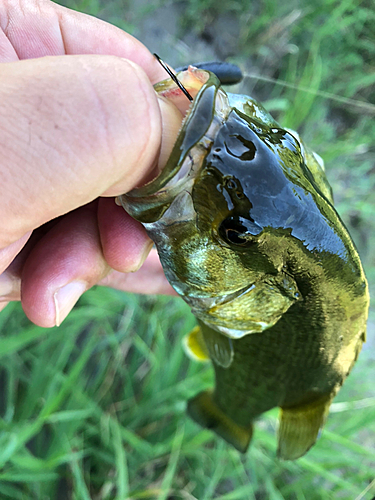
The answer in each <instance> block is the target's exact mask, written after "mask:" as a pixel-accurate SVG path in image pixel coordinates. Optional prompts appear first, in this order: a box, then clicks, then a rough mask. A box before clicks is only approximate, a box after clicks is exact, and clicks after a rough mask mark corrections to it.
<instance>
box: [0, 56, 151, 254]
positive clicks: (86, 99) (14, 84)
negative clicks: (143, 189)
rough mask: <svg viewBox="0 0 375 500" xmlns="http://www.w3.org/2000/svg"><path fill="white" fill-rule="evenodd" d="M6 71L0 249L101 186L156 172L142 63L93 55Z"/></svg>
mask: <svg viewBox="0 0 375 500" xmlns="http://www.w3.org/2000/svg"><path fill="white" fill-rule="evenodd" d="M2 69H3V73H2V85H1V87H0V103H1V104H0V129H1V131H2V133H1V135H0V168H1V172H2V174H3V179H2V196H1V200H0V213H1V214H2V218H1V221H0V248H1V247H4V246H7V245H9V244H10V243H12V242H14V241H16V240H17V239H19V238H20V237H21V236H22V235H24V234H25V233H27V232H28V231H30V230H31V229H33V228H35V227H38V226H40V225H42V224H43V223H44V222H46V221H48V220H51V219H53V218H55V217H57V216H59V215H61V214H64V213H66V212H68V211H71V210H73V209H75V208H77V207H78V206H81V205H83V204H86V203H88V202H90V201H92V200H93V199H95V198H97V197H98V196H100V195H101V194H102V193H103V192H105V193H106V194H107V195H117V194H121V193H124V192H126V191H129V190H130V189H131V188H132V187H134V186H136V185H138V184H139V183H141V182H142V179H143V178H144V177H145V176H146V175H147V174H148V172H149V171H150V170H152V168H153V166H154V164H155V163H156V162H157V157H158V153H159V149H160V143H161V118H160V110H159V106H158V101H157V98H156V96H155V92H154V91H153V88H152V86H151V84H150V82H149V80H148V79H147V76H146V75H145V73H144V72H143V71H142V69H140V68H139V67H137V66H135V65H134V64H133V63H130V62H128V61H125V60H121V59H118V58H112V57H108V58H98V57H96V56H76V57H73V56H72V57H67V56H65V57H62V58H43V59H37V60H33V61H20V62H18V63H16V64H4V65H3V67H2ZM40 75H43V78H41V77H40Z"/></svg>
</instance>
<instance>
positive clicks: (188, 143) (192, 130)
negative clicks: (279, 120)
mask: <svg viewBox="0 0 375 500" xmlns="http://www.w3.org/2000/svg"><path fill="white" fill-rule="evenodd" d="M195 72H198V76H199V82H198V83H197V82H195V85H196V88H195V92H196V96H195V98H194V99H193V101H192V103H191V104H190V106H189V107H188V108H187V111H186V115H185V117H184V119H183V122H182V126H181V130H180V132H179V134H178V137H177V139H176V142H175V144H174V146H173V150H172V153H171V155H170V157H169V159H168V161H167V164H166V165H165V167H164V168H163V170H162V171H161V172H160V173H159V175H158V176H157V177H156V178H155V179H153V180H152V181H150V182H149V183H147V184H145V185H144V186H142V187H139V188H135V189H133V190H132V191H130V192H129V193H127V194H125V195H122V196H120V197H119V201H120V203H121V204H122V206H123V207H124V208H125V210H126V211H127V212H128V213H129V214H130V215H131V216H132V217H134V218H135V219H137V220H139V221H140V222H143V223H152V222H155V221H157V220H159V219H160V218H161V217H162V215H163V214H164V213H165V211H166V210H167V209H168V208H169V207H170V205H171V204H172V202H173V200H174V199H175V198H176V196H177V195H178V194H179V193H180V192H181V191H183V190H188V191H189V192H191V189H192V186H193V184H194V181H195V178H196V177H197V175H198V173H199V171H200V169H201V168H202V165H203V162H204V158H205V157H206V155H207V153H208V151H209V149H210V147H211V145H212V143H213V141H214V139H215V136H216V134H217V133H218V131H219V129H220V127H221V125H222V124H223V122H224V121H225V120H226V118H227V116H228V114H229V112H230V110H231V108H230V106H229V102H228V97H227V95H226V93H225V92H224V91H223V90H221V89H220V88H219V87H220V82H219V80H218V79H217V77H216V76H215V75H213V74H212V73H209V72H208V71H203V70H196V69H195V68H192V67H190V68H189V70H188V71H187V72H182V73H183V74H185V73H189V75H188V76H189V77H191V75H192V74H193V75H194V73H195ZM182 73H179V74H177V77H178V78H179V79H180V76H181V74H182ZM182 76H184V75H182ZM181 80H182V82H183V83H185V82H184V79H183V78H181ZM185 85H186V83H185ZM173 87H175V88H173ZM198 87H200V88H199V90H198ZM176 89H177V86H176V84H175V83H174V82H173V81H172V80H165V82H161V83H160V84H157V85H156V91H157V92H158V94H160V95H162V96H163V97H164V98H167V99H168V98H170V99H171V100H172V102H174V101H173V98H174V96H175V94H176V92H177V90H176ZM188 90H189V91H190V92H191V88H190V87H188ZM192 93H193V95H194V92H192ZM185 99H186V98H185ZM179 108H180V109H181V106H179ZM185 108H186V106H185Z"/></svg>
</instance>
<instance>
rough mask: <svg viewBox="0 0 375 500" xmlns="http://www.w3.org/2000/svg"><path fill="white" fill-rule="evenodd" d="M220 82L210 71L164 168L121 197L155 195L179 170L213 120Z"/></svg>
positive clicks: (185, 119) (189, 110)
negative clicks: (155, 175)
mask: <svg viewBox="0 0 375 500" xmlns="http://www.w3.org/2000/svg"><path fill="white" fill-rule="evenodd" d="M219 86H220V82H219V80H218V79H217V77H216V76H215V75H213V74H211V75H210V77H209V78H208V80H207V82H206V83H204V84H203V85H202V87H201V89H200V90H199V92H198V94H197V96H196V97H195V99H194V100H193V101H192V104H191V105H190V107H189V109H188V112H187V114H186V116H185V118H184V120H183V122H182V126H181V130H180V132H179V134H178V137H177V140H176V142H175V144H174V146H173V149H172V152H171V154H170V156H169V159H168V161H167V164H166V165H165V167H164V168H163V170H162V171H161V172H160V174H159V175H158V176H157V177H156V178H155V179H153V180H152V181H150V182H149V183H147V184H145V185H144V186H141V187H139V188H135V189H133V190H131V191H129V193H126V195H123V196H124V197H126V198H129V199H130V198H143V197H146V196H152V195H156V194H157V193H158V192H159V191H161V190H163V188H164V187H165V186H166V185H167V184H168V183H169V182H170V181H171V180H172V179H173V178H174V177H175V176H176V175H177V174H178V172H179V171H180V169H181V168H182V165H183V162H184V160H185V158H186V157H187V156H188V153H189V151H190V150H191V149H192V148H193V147H194V145H195V144H197V143H198V142H199V140H200V139H201V138H202V137H203V136H204V134H205V133H206V132H207V130H208V129H209V127H210V125H211V123H212V120H213V117H214V112H215V97H216V94H217V92H218V89H219Z"/></svg>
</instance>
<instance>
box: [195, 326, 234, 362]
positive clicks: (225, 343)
mask: <svg viewBox="0 0 375 500" xmlns="http://www.w3.org/2000/svg"><path fill="white" fill-rule="evenodd" d="M201 328H202V334H203V338H204V342H205V345H206V347H207V350H208V353H209V355H210V358H211V359H212V361H214V362H215V363H216V364H217V365H219V366H222V367H223V368H228V367H229V366H230V365H231V364H232V361H233V356H234V350H233V340H232V339H230V338H228V337H226V336H225V335H223V334H222V333H219V332H217V331H215V330H213V329H212V328H210V327H209V326H206V325H204V324H202V327H201Z"/></svg>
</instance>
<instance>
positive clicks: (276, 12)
mask: <svg viewBox="0 0 375 500" xmlns="http://www.w3.org/2000/svg"><path fill="white" fill-rule="evenodd" d="M65 5H67V6H70V7H72V8H77V9H79V10H82V11H84V12H86V13H90V14H93V15H97V16H99V17H103V18H106V19H107V20H109V21H110V22H113V23H116V24H118V25H119V26H120V27H121V28H124V29H127V30H128V31H130V32H133V33H135V34H138V35H139V37H140V38H141V39H143V38H142V31H141V29H140V26H142V23H143V22H145V20H147V19H150V17H151V16H154V15H156V14H157V13H158V12H166V10H168V11H169V12H171V11H172V12H173V9H175V12H179V13H180V14H181V18H180V20H179V21H178V24H177V27H178V30H177V31H178V32H177V35H176V36H177V37H178V38H181V39H183V40H186V36H187V34H188V35H189V36H190V38H189V40H191V37H192V36H193V37H195V38H194V39H195V40H196V41H202V40H204V41H205V43H208V44H209V45H210V46H212V47H213V48H214V50H216V52H220V51H221V52H220V53H221V54H223V55H224V56H225V55H228V56H229V59H230V60H231V61H234V62H237V63H239V64H240V65H241V66H242V67H243V68H245V72H246V73H247V74H248V75H249V76H248V77H247V78H246V80H245V82H244V83H243V84H241V86H239V87H237V91H240V92H241V93H251V94H252V95H253V96H255V97H259V98H260V99H261V100H262V101H263V102H265V106H266V107H268V109H269V110H270V111H271V112H273V114H274V115H275V116H276V117H277V119H278V120H279V121H280V123H282V124H283V125H284V126H288V127H291V128H295V129H298V131H299V132H300V133H301V135H302V136H303V137H304V139H305V141H306V143H307V144H309V145H310V146H311V147H312V148H313V149H314V150H315V151H317V152H318V153H319V154H320V155H321V156H322V157H323V158H324V160H325V162H326V166H327V173H328V177H329V180H330V182H331V184H332V186H333V190H334V193H335V199H336V205H337V208H338V211H339V213H340V214H341V215H342V217H343V219H344V221H345V223H346V224H347V226H348V228H349V230H350V232H351V234H352V236H353V238H354V239H355V241H356V244H357V245H358V248H359V250H360V253H361V255H362V257H363V261H364V265H365V269H366V271H367V275H368V278H369V281H370V284H371V288H372V291H373V292H374V291H375V290H374V283H375V253H374V252H373V251H372V249H373V248H374V244H375V230H374V229H375V227H374V225H375V222H374V221H375V217H374V214H375V210H374V205H375V197H374V196H373V193H374V188H375V162H374V159H375V154H374V152H375V145H374V137H375V121H374V115H375V105H374V104H371V102H372V103H374V102H375V67H374V60H375V37H374V29H373V26H374V21H375V11H374V9H373V5H372V4H371V0H368V1H366V0H363V1H360V0H341V1H338V0H316V1H315V2H314V3H313V4H312V3H311V2H309V1H308V0H300V1H298V2H297V1H296V0H292V1H291V2H277V1H276V0H263V1H262V2H249V1H248V0H228V2H221V3H217V2H216V0H215V1H213V0H186V1H185V2H175V1H173V0H170V1H168V2H166V1H165V2H160V5H157V4H156V3H155V5H154V6H153V7H152V8H151V10H152V12H150V8H149V7H147V6H145V7H144V8H138V10H137V11H135V10H134V9H133V10H131V9H130V8H129V7H128V6H127V4H126V3H124V1H122V0H112V1H107V2H104V0H103V2H102V3H101V2H100V1H99V0H76V1H75V2H73V1H70V0H66V2H65ZM163 9H164V10H163ZM176 15H177V14H176ZM224 15H225V16H226V17H225V18H226V19H228V20H229V21H230V23H232V25H233V26H235V27H237V28H236V33H237V35H238V34H239V35H238V36H237V37H236V38H235V41H233V40H232V41H231V40H229V41H228V42H227V45H224V48H223V46H221V45H218V44H219V42H220V34H222V36H223V37H225V33H223V32H222V28H220V26H222V24H220V23H221V22H222V20H223V16H224ZM229 21H228V23H229ZM228 27H229V24H228ZM215 30H216V31H215ZM220 30H221V31H220ZM152 49H153V47H152ZM226 50H227V52H226ZM192 53H194V60H197V52H196V51H195V50H194V47H192ZM161 55H162V54H161ZM180 56H181V53H179V56H178V57H180ZM164 57H165V56H164ZM178 57H177V56H176V61H177V60H178ZM171 62H172V63H175V61H171ZM178 62H180V61H178ZM181 62H189V60H185V61H181ZM166 311H168V314H166ZM373 322H374V310H373V309H372V312H371V315H370V323H369V326H370V328H369V339H368V343H367V344H366V347H365V349H364V351H363V352H362V354H361V356H360V359H359V361H358V363H357V365H356V366H355V368H354V370H353V372H352V374H351V375H350V377H349V379H348V380H347V382H346V384H345V385H344V387H343V389H342V390H341V392H340V393H339V396H338V397H337V398H336V399H335V402H334V404H333V407H332V411H331V414H330V416H329V419H328V422H327V426H326V428H325V430H324V431H323V433H322V437H321V439H320V440H319V441H318V443H317V444H316V446H315V447H314V448H313V449H312V450H311V451H310V452H309V453H308V454H307V455H306V456H305V457H303V458H301V459H299V460H297V461H296V462H281V461H278V460H277V459H276V458H275V451H276V440H275V427H276V420H277V411H276V410H274V411H271V412H269V413H267V414H265V415H264V416H263V417H262V418H261V419H260V420H259V421H258V422H257V426H256V432H255V436H254V439H253V442H252V445H251V448H250V450H249V452H248V453H247V454H246V455H245V456H243V455H241V454H239V453H238V452H237V451H235V450H233V449H232V448H230V447H229V446H227V445H226V444H225V443H223V442H222V441H221V440H220V439H218V438H216V437H215V436H214V435H213V434H212V433H211V432H210V431H207V430H201V429H200V428H199V427H198V426H197V425H196V424H195V423H193V422H192V421H191V420H189V418H188V417H187V416H186V414H185V407H186V400H187V399H188V398H189V397H191V396H193V395H194V394H196V393H197V392H198V391H200V390H202V389H204V388H206V387H209V386H211V385H212V383H213V373H212V370H211V368H210V366H209V365H206V364H203V365H201V364H197V363H193V362H192V361H190V360H188V359H187V358H186V356H185V354H184V353H183V350H182V348H181V339H182V337H183V336H184V335H185V334H186V333H187V332H189V331H190V330H191V328H192V327H193V326H194V318H193V316H192V315H191V313H190V312H189V308H188V307H187V306H186V305H185V304H184V303H182V301H181V300H180V299H177V298H169V297H140V296H134V295H130V294H123V293H120V292H118V291H114V290H110V289H103V288H96V289H93V290H91V291H90V292H88V293H86V294H85V295H84V297H83V298H82V299H81V300H80V302H79V304H78V306H77V307H76V308H75V310H74V311H73V312H72V314H71V315H70V316H69V317H68V319H67V320H66V321H64V323H63V324H62V326H60V327H59V328H55V329H51V330H46V329H42V328H38V327H36V326H34V325H32V324H31V323H30V322H28V320H27V319H26V318H25V316H24V315H23V313H22V311H21V309H20V307H19V306H18V305H17V304H10V305H9V306H8V307H7V308H6V309H5V310H4V311H3V312H2V313H1V315H0V380H1V386H2V389H3V390H2V392H1V394H0V465H1V468H0V498H4V499H15V500H32V499H35V500H42V499H46V500H47V499H53V500H55V499H58V500H59V499H61V500H70V499H72V500H89V499H94V500H124V499H158V500H168V499H169V500H174V499H184V500H194V499H198V500H211V499H216V500H235V499H239V500H244V499H246V500H247V499H250V500H282V499H287V500H305V499H306V500H328V499H335V500H336V499H343V500H353V499H355V500H362V499H363V500H371V499H373V497H374V496H375V481H374V477H375V472H374V470H375V469H374V467H375V448H374V442H375V393H374V384H373V377H374V375H375V373H374V362H373V358H374V354H373V353H372V352H371V351H372V347H373V345H374V341H373V334H374V328H373Z"/></svg>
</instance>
